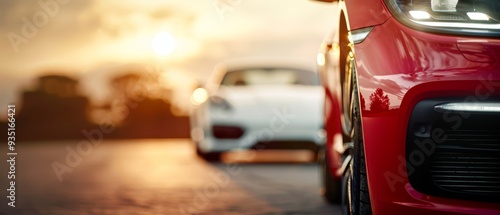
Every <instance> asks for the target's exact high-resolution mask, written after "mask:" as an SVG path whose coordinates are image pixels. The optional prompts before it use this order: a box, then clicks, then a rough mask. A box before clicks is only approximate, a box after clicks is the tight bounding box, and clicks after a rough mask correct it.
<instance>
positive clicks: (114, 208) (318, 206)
mask: <svg viewBox="0 0 500 215" xmlns="http://www.w3.org/2000/svg"><path fill="white" fill-rule="evenodd" d="M16 147H17V148H16V152H17V155H16V156H15V159H14V160H15V164H14V167H15V170H14V171H15V173H13V174H12V173H11V174H9V171H11V164H10V163H9V162H6V161H7V160H9V159H10V156H7V145H5V147H2V148H1V149H2V150H0V152H1V154H0V157H1V158H2V160H4V162H2V163H3V164H1V165H0V167H1V168H0V174H1V175H0V187H1V188H2V190H4V192H3V194H4V196H7V198H5V197H4V198H3V200H2V201H0V203H1V205H0V214H30V215H35V214H64V215H71V214H341V213H340V208H339V207H338V206H331V205H328V204H326V203H325V201H324V200H323V199H322V197H321V195H320V186H319V168H318V166H317V164H316V163H314V162H311V158H312V154H311V153H310V152H307V151H257V152H254V151H250V152H236V153H229V154H226V155H225V156H224V157H223V161H222V162H220V163H207V162H205V161H204V160H201V159H200V158H198V157H196V155H195V153H194V150H193V147H192V145H191V142H190V141H189V140H184V139H179V140H176V139H170V140H164V139H159V140H125V141H103V142H99V143H96V144H85V143H84V142H79V141H59V142H26V143H23V142H20V143H17V145H16ZM8 175H15V180H11V179H9V178H8ZM11 181H15V186H14V188H15V189H11V188H12V187H11V185H10V183H11ZM11 191H14V195H13V196H14V200H12V199H13V198H12V195H11V194H12V192H11ZM9 196H10V197H9ZM13 201H14V203H12V202H13ZM9 202H11V205H8V204H9ZM12 205H15V207H12Z"/></svg>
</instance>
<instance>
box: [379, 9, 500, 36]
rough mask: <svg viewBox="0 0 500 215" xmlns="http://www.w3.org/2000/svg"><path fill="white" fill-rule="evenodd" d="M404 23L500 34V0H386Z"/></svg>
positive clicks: (441, 30) (454, 31) (438, 30)
mask: <svg viewBox="0 0 500 215" xmlns="http://www.w3.org/2000/svg"><path fill="white" fill-rule="evenodd" d="M385 2H386V4H387V7H388V8H389V10H390V11H391V13H392V14H393V16H394V17H395V18H396V19H397V20H398V21H400V22H401V23H403V24H405V25H407V26H409V27H411V28H414V29H417V30H423V31H430V32H436V33H447V34H460V35H476V36H492V37H498V36H500V1H499V0H385Z"/></svg>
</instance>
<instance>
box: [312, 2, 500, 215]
mask: <svg viewBox="0 0 500 215" xmlns="http://www.w3.org/2000/svg"><path fill="white" fill-rule="evenodd" d="M338 8H339V9H338V10H339V11H337V13H335V14H338V16H336V17H335V18H336V19H338V20H341V16H342V15H340V14H345V15H344V16H345V19H346V20H345V22H347V25H348V29H350V30H354V29H360V28H364V27H369V26H375V27H374V28H373V30H372V31H371V32H370V34H369V35H368V37H367V38H366V39H365V40H364V41H363V42H361V43H359V44H356V45H355V46H354V52H355V58H356V67H357V68H356V69H357V76H358V89H359V92H360V94H361V98H363V99H364V100H365V101H364V102H363V101H361V103H365V104H366V107H365V108H363V110H362V112H361V118H362V127H363V140H364V148H365V156H366V168H367V175H368V185H369V189H370V199H371V206H372V210H373V213H374V214H381V215H385V214H449V213H452V214H500V205H499V204H498V203H486V202H477V201H466V200H458V199H449V198H441V197H434V196H429V195H426V194H423V193H420V192H418V191H416V190H415V189H414V188H413V187H412V186H411V184H410V183H409V180H408V175H407V170H406V169H407V166H406V160H405V159H406V157H405V153H406V151H405V150H406V132H407V127H408V121H409V118H410V114H411V112H412V110H413V107H414V106H415V104H416V103H417V102H419V101H421V100H423V99H428V98H436V97H448V96H464V97H466V96H469V97H468V98H472V100H474V99H475V100H477V101H482V100H486V99H488V98H490V97H499V96H500V39H491V38H490V39H489V38H483V37H465V36H456V35H441V34H435V33H427V32H423V31H418V30H415V29H411V28H409V27H407V26H404V25H402V24H401V23H399V22H398V21H397V20H395V18H393V17H391V14H390V13H389V12H388V10H387V9H386V7H385V4H384V2H383V1H381V0H374V1H364V0H349V1H345V2H344V1H340V2H339V4H338ZM347 14H348V15H347ZM338 34H339V33H338V32H336V33H335V35H334V37H333V39H332V44H326V47H328V48H324V49H323V50H322V52H320V54H322V55H323V57H324V59H325V62H324V66H323V67H322V66H321V64H320V70H321V71H320V72H321V73H320V74H321V78H322V80H323V85H324V87H325V95H326V101H325V126H326V129H327V147H326V149H327V153H329V156H330V158H331V159H330V161H329V162H330V166H331V169H330V172H331V173H332V175H334V176H336V177H338V178H340V177H341V176H342V172H340V171H339V170H341V169H342V168H341V161H342V158H341V157H342V155H341V153H342V152H343V150H342V135H341V134H342V129H341V126H340V116H341V101H342V99H341V96H340V86H338V85H339V84H338V83H340V81H339V80H340V78H339V75H338V73H339V71H340V70H339V65H338V62H337V61H336V60H335V59H337V58H338V56H339V52H340V50H339V48H338V45H337V44H338V42H339V41H338ZM318 57H319V58H320V57H322V56H318ZM376 89H381V90H382V91H383V94H384V95H387V97H388V98H389V101H390V106H389V109H388V110H379V109H374V110H371V108H370V107H368V106H369V105H368V104H369V103H370V101H369V98H370V95H371V94H373V93H374V91H375V90H376ZM408 168H410V169H411V167H408Z"/></svg>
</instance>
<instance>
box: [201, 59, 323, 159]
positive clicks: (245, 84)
mask: <svg viewBox="0 0 500 215" xmlns="http://www.w3.org/2000/svg"><path fill="white" fill-rule="evenodd" d="M323 98H324V91H323V89H322V88H321V86H320V85H319V78H318V75H317V74H316V72H314V70H312V69H309V68H307V67H303V66H290V63H287V65H286V66H283V65H275V64H269V63H266V64H264V65H261V64H255V63H253V64H248V63H247V64H241V63H232V64H228V63H224V64H220V65H219V66H217V67H216V68H215V71H214V73H213V75H212V76H211V77H210V79H209V80H208V81H207V83H206V85H205V88H198V89H196V90H195V91H194V92H193V95H192V97H191V100H192V102H193V104H195V107H194V109H193V112H192V113H191V137H192V139H193V142H194V143H195V146H196V152H197V154H198V155H199V156H200V157H202V158H204V159H206V160H209V161H217V160H220V157H221V153H222V152H226V151H231V150H240V149H257V150H261V149H309V150H312V151H313V152H315V153H317V152H318V150H319V149H320V148H321V147H322V146H323V144H324V130H323V119H322V114H323V103H322V102H323Z"/></svg>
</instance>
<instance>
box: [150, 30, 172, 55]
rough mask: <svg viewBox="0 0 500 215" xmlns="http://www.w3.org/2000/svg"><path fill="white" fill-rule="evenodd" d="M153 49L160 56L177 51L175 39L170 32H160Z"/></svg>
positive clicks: (152, 44)
mask: <svg viewBox="0 0 500 215" xmlns="http://www.w3.org/2000/svg"><path fill="white" fill-rule="evenodd" d="M151 47H152V48H153V50H154V51H155V52H156V54H158V55H162V56H165V55H168V54H170V53H172V52H173V51H174V49H175V39H174V37H173V36H172V35H171V34H170V33H168V32H160V33H157V34H156V35H155V37H154V38H153V42H152V43H151Z"/></svg>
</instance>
